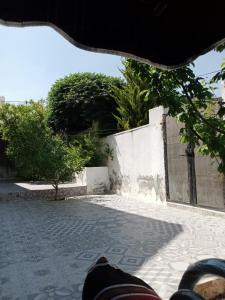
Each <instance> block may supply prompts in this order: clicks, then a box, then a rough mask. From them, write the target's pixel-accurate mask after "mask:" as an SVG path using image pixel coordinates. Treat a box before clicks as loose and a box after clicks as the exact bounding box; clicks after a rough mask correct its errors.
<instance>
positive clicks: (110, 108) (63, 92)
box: [48, 73, 123, 134]
mask: <svg viewBox="0 0 225 300" xmlns="http://www.w3.org/2000/svg"><path fill="white" fill-rule="evenodd" d="M122 85H123V82H122V81H121V80H120V79H118V78H114V77H109V76H105V75H102V74H95V73H75V74H71V75H69V76H66V77H65V78H63V79H60V80H57V81H56V83H55V84H54V85H53V86H52V88H51V90H50V92H49V95H48V108H49V116H48V121H49V124H50V126H51V127H52V128H53V130H54V131H56V132H65V133H67V134H76V133H78V132H80V131H83V130H87V129H88V128H90V127H91V126H92V125H93V123H96V122H97V123H98V128H99V130H100V131H101V132H102V133H104V132H105V133H106V134H107V133H108V132H111V130H112V129H116V120H115V118H114V117H113V114H114V113H115V112H116V102H115V100H114V98H113V97H112V94H113V88H114V87H115V86H117V87H121V86H122Z"/></svg>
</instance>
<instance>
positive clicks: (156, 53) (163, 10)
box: [0, 0, 225, 69]
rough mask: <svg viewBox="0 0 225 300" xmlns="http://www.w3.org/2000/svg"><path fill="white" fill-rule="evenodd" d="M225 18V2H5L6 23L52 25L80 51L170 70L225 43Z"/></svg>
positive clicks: (2, 16)
mask: <svg viewBox="0 0 225 300" xmlns="http://www.w3.org/2000/svg"><path fill="white" fill-rule="evenodd" d="M224 19H225V1H224V0H214V1H212V0H204V1H203V0H113V1H111V0H71V1H70V0H63V1H62V0H39V1H35V0H32V1H31V0H29V1H28V0H21V1H13V0H1V1H0V20H1V21H0V22H1V23H2V24H6V25H14V26H31V25H49V26H52V27H53V28H55V29H56V30H57V31H58V32H60V33H61V34H62V35H63V36H64V37H66V38H67V39H68V40H69V41H70V42H72V43H73V44H74V45H76V46H78V47H80V48H83V49H86V50H90V51H97V52H106V53H113V54H118V55H127V56H129V57H133V58H136V59H139V60H142V61H144V62H148V63H151V64H153V65H156V66H160V67H163V68H168V69H171V68H175V67H179V66H182V65H184V64H187V63H188V62H191V61H192V60H194V59H195V58H196V57H197V56H199V55H201V54H203V53H205V52H207V51H209V50H211V49H212V48H213V47H215V46H216V45H218V44H220V43H222V42H224V41H225V24H224ZM2 42H4V41H2ZM52 51H54V49H52Z"/></svg>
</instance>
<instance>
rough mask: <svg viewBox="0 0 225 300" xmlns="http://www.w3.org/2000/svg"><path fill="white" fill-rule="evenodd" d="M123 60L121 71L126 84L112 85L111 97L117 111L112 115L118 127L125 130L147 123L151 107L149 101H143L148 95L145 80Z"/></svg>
mask: <svg viewBox="0 0 225 300" xmlns="http://www.w3.org/2000/svg"><path fill="white" fill-rule="evenodd" d="M125 62H126V61H124V62H123V64H124V70H121V73H122V74H123V76H124V78H125V80H126V85H125V86H124V87H122V88H121V87H114V88H113V92H114V95H113V97H114V99H115V101H116V103H117V113H115V114H114V116H115V118H116V120H117V124H118V127H119V128H122V129H124V130H127V129H131V128H135V127H139V126H142V125H145V124H147V123H148V110H149V109H150V108H151V103H150V102H148V101H145V99H146V97H147V96H148V85H147V82H146V80H145V79H144V78H143V79H142V78H140V76H138V74H136V73H135V72H133V70H132V68H131V66H130V65H129V64H126V63H125Z"/></svg>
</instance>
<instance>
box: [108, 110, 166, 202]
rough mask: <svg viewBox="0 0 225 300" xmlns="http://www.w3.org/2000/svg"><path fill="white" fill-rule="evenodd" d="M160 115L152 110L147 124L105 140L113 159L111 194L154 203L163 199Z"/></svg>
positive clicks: (158, 111)
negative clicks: (144, 199) (115, 193)
mask: <svg viewBox="0 0 225 300" xmlns="http://www.w3.org/2000/svg"><path fill="white" fill-rule="evenodd" d="M163 114H164V109H163V108H162V107H157V108H155V109H152V110H150V111H149V124H148V125H146V126H142V127H139V128H136V129H132V130H128V131H125V132H122V133H119V134H114V135H110V136H108V137H107V138H106V139H105V142H106V143H108V144H109V147H110V148H111V149H112V150H113V160H111V159H109V161H108V168H109V178H110V184H111V189H112V190H113V191H115V192H117V193H121V194H122V195H124V196H130V197H135V198H139V197H140V198H146V199H147V200H152V201H157V202H164V201H165V200H166V197H165V195H166V193H165V166H164V146H163V131H162V118H163Z"/></svg>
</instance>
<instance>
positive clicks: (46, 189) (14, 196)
mask: <svg viewBox="0 0 225 300" xmlns="http://www.w3.org/2000/svg"><path fill="white" fill-rule="evenodd" d="M83 195H87V187H86V186H79V185H74V184H65V185H64V184H63V185H60V186H59V191H58V198H59V199H60V198H68V197H74V196H83ZM54 196H55V190H54V189H53V187H51V186H50V185H37V184H34V185H32V184H29V183H18V184H17V183H15V184H14V183H5V184H0V201H15V200H20V199H22V200H40V199H41V200H54Z"/></svg>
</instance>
